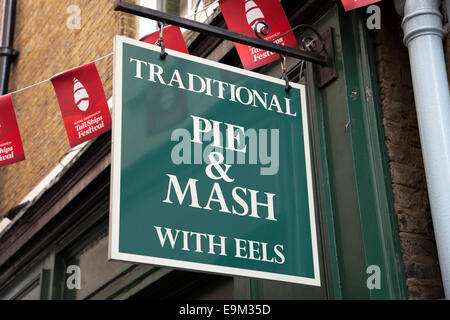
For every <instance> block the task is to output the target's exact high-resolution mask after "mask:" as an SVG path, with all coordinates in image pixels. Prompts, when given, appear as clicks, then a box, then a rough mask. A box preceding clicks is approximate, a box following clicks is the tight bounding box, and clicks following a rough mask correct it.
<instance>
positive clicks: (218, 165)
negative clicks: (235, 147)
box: [205, 152, 234, 182]
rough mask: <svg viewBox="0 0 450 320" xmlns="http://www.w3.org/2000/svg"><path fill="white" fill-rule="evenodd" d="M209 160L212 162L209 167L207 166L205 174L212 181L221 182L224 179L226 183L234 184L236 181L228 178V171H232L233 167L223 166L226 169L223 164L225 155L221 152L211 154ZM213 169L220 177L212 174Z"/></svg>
mask: <svg viewBox="0 0 450 320" xmlns="http://www.w3.org/2000/svg"><path fill="white" fill-rule="evenodd" d="M216 156H217V160H216ZM208 158H209V162H211V163H210V164H209V165H207V166H206V169H205V172H206V175H207V176H208V177H209V178H210V179H212V180H220V179H223V180H225V181H226V182H233V181H234V179H231V178H230V177H228V175H227V172H228V169H230V167H231V165H229V164H224V165H223V166H224V167H225V169H223V168H222V166H221V164H222V163H223V160H224V158H223V155H222V154H221V153H220V152H211V153H210V154H209V156H208ZM212 167H214V169H215V171H216V173H217V174H218V175H215V174H213V172H212Z"/></svg>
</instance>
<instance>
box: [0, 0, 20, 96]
mask: <svg viewBox="0 0 450 320" xmlns="http://www.w3.org/2000/svg"><path fill="white" fill-rule="evenodd" d="M15 20H16V0H4V1H3V17H2V38H1V41H0V95H4V94H6V93H7V92H8V82H9V70H10V67H11V63H12V62H13V61H14V59H15V58H16V57H17V55H18V54H19V53H18V51H16V50H14V48H13V43H14V24H15Z"/></svg>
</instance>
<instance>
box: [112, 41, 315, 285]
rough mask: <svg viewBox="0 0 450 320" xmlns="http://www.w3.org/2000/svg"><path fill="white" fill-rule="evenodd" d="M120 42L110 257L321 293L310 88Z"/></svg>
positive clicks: (116, 67)
mask: <svg viewBox="0 0 450 320" xmlns="http://www.w3.org/2000/svg"><path fill="white" fill-rule="evenodd" d="M167 52H168V56H167V57H166V58H165V59H164V60H162V59H160V48H159V47H157V46H154V45H151V44H146V43H143V42H139V41H135V40H131V39H128V38H125V37H121V36H117V37H116V39H115V54H114V59H115V61H114V105H113V132H112V134H113V137H112V170H111V171H112V173H111V175H112V176H111V210H110V214H111V217H110V223H111V224H110V233H109V235H110V239H109V241H110V242H109V257H110V258H111V259H114V260H121V261H129V262H136V263H147V264H152V265H158V266H167V267H172V268H179V269H188V270H195V271H202V272H213V273H219V274H226V275H235V276H244V277H253V278H261V279H271V280H278V281H286V282H293V283H300V284H307V285H313V286H320V277H319V260H318V248H317V233H316V223H315V209H314V197H313V186H312V173H311V158H310V146H309V136H308V135H309V134H308V121H307V113H308V111H307V106H306V97H305V87H304V86H303V85H300V84H296V83H292V84H291V85H292V89H291V90H290V91H289V92H286V91H285V82H284V80H280V79H276V78H272V77H269V76H265V75H261V74H257V73H253V72H250V71H246V70H242V69H238V68H234V67H231V66H228V65H223V64H220V63H217V62H213V61H209V60H205V59H201V58H198V57H194V56H190V55H186V54H183V53H180V52H176V51H173V50H167Z"/></svg>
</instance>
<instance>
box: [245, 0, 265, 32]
mask: <svg viewBox="0 0 450 320" xmlns="http://www.w3.org/2000/svg"><path fill="white" fill-rule="evenodd" d="M245 15H246V17H247V22H248V25H249V26H250V27H251V28H252V29H253V30H255V31H256V32H258V33H260V32H261V30H262V29H263V28H264V24H262V23H260V24H258V22H264V15H263V13H262V11H261V9H260V8H259V7H258V5H257V4H256V3H255V2H254V1H253V0H247V1H246V2H245ZM256 28H258V29H257V30H256Z"/></svg>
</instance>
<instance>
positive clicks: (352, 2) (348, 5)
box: [342, 0, 381, 11]
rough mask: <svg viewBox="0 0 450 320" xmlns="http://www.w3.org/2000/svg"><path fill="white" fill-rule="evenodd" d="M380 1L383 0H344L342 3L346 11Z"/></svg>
mask: <svg viewBox="0 0 450 320" xmlns="http://www.w3.org/2000/svg"><path fill="white" fill-rule="evenodd" d="M380 1H381V0H342V5H343V6H344V9H345V11H350V10H354V9H358V8H361V7H365V6H369V5H371V4H374V3H376V2H380Z"/></svg>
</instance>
